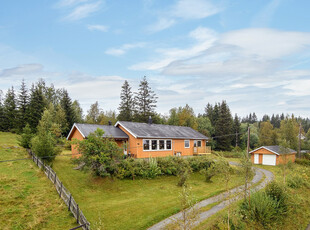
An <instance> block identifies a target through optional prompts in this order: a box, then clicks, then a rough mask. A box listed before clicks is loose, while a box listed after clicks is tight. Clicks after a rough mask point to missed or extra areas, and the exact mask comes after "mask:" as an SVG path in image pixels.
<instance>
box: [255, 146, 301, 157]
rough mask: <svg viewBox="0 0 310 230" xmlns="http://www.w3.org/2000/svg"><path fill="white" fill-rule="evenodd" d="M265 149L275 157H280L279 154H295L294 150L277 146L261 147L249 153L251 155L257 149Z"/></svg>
mask: <svg viewBox="0 0 310 230" xmlns="http://www.w3.org/2000/svg"><path fill="white" fill-rule="evenodd" d="M262 148H264V149H267V150H269V151H270V152H273V153H275V154H277V155H281V154H293V153H296V151H295V150H293V149H290V148H284V147H281V146H279V145H269V146H262V147H259V148H257V149H254V150H253V151H251V152H250V153H253V152H256V151H257V150H259V149H262Z"/></svg>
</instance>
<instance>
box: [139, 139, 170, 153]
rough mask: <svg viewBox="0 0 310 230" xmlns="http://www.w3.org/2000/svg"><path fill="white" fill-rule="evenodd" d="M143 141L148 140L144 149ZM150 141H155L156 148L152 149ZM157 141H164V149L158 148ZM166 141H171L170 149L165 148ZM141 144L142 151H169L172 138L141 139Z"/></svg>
mask: <svg viewBox="0 0 310 230" xmlns="http://www.w3.org/2000/svg"><path fill="white" fill-rule="evenodd" d="M144 141H148V142H149V147H150V148H149V149H144V144H143V143H144ZM152 141H156V149H152ZM159 141H164V142H165V143H164V149H159ZM167 141H170V142H171V149H167ZM142 146H143V151H144V152H152V151H153V152H154V151H171V150H172V140H171V139H143V140H142Z"/></svg>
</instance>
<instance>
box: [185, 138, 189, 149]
mask: <svg viewBox="0 0 310 230" xmlns="http://www.w3.org/2000/svg"><path fill="white" fill-rule="evenodd" d="M184 148H187V149H188V148H189V140H184Z"/></svg>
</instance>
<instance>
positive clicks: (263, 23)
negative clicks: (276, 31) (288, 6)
mask: <svg viewBox="0 0 310 230" xmlns="http://www.w3.org/2000/svg"><path fill="white" fill-rule="evenodd" d="M280 4H281V0H272V1H269V2H268V4H267V5H266V6H265V7H264V8H263V9H262V10H261V11H260V12H259V13H258V14H257V15H256V16H255V17H254V19H253V21H252V25H253V27H268V25H269V23H270V21H271V19H272V17H273V15H274V14H275V12H276V10H277V9H278V7H279V6H280Z"/></svg>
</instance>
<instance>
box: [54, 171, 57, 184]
mask: <svg viewBox="0 0 310 230" xmlns="http://www.w3.org/2000/svg"><path fill="white" fill-rule="evenodd" d="M56 178H57V176H56V173H55V177H54V184H56Z"/></svg>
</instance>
